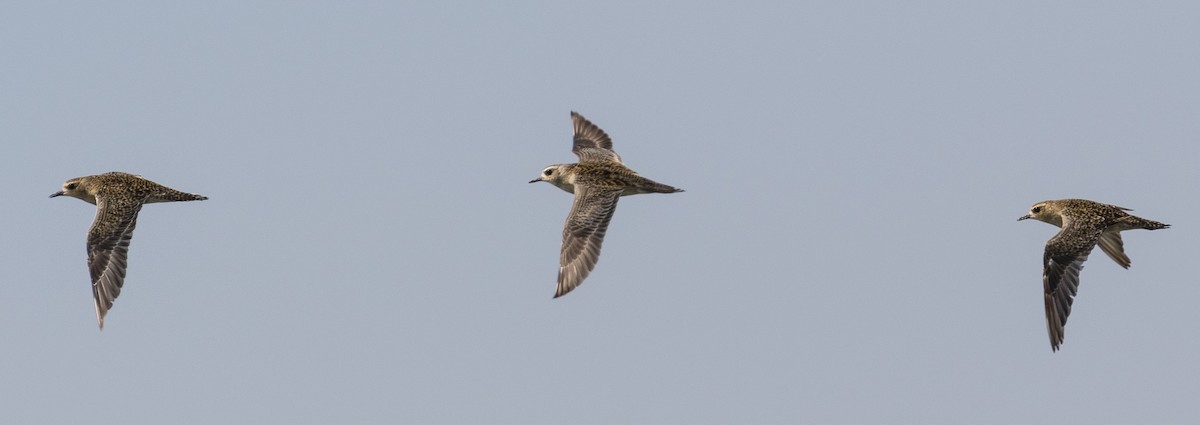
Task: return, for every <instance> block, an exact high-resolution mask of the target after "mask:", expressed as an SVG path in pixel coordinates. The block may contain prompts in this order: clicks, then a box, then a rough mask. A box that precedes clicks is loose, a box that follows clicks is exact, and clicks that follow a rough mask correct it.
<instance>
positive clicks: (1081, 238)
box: [1042, 226, 1100, 351]
mask: <svg viewBox="0 0 1200 425" xmlns="http://www.w3.org/2000/svg"><path fill="white" fill-rule="evenodd" d="M1099 238H1100V231H1098V230H1090V229H1080V228H1077V227H1075V226H1068V227H1067V228H1064V229H1063V230H1062V231H1060V232H1058V235H1055V236H1054V237H1053V238H1051V239H1050V241H1049V242H1047V243H1046V252H1045V255H1044V256H1043V257H1042V264H1043V269H1042V286H1043V289H1044V290H1045V292H1044V297H1045V301H1046V329H1047V331H1048V332H1049V334H1050V348H1051V349H1052V350H1054V351H1058V346H1059V345H1062V342H1063V338H1064V330H1065V326H1066V324H1067V316H1070V315H1071V303H1073V302H1074V300H1075V294H1077V293H1078V292H1079V272H1080V271H1082V270H1083V262H1084V261H1087V259H1088V255H1089V254H1091V252H1092V248H1093V247H1095V246H1096V241H1097V239H1099Z"/></svg>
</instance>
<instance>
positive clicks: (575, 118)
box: [530, 112, 683, 298]
mask: <svg viewBox="0 0 1200 425" xmlns="http://www.w3.org/2000/svg"><path fill="white" fill-rule="evenodd" d="M571 121H572V124H573V128H574V131H575V137H574V144H573V146H572V149H571V151H572V152H574V153H575V155H576V156H578V157H579V162H578V163H575V164H555V165H551V166H549V167H546V168H545V169H543V170H542V173H541V175H539V176H538V178H536V179H533V180H531V181H530V183H536V182H539V181H544V182H549V183H550V184H553V185H554V186H556V187H558V188H560V189H562V190H565V191H567V192H569V193H573V194H575V202H574V204H572V206H571V213H570V214H568V215H567V222H566V225H565V226H563V244H562V251H561V253H560V255H559V268H558V288H557V290H556V291H555V293H554V297H555V298H558V297H561V296H563V295H566V294H567V293H568V292H571V290H573V289H575V288H576V287H578V286H579V285H580V284H581V283H583V280H584V279H585V278H587V275H588V274H589V273H591V271H592V269H593V268H594V267H596V262H597V261H598V260H599V259H600V245H601V244H602V243H603V242H604V234H605V233H606V232H607V231H608V223H609V221H611V220H612V215H613V212H614V211H616V208H617V200H618V199H619V198H620V197H622V196H627V195H636V194H639V193H675V192H683V189H677V188H675V187H672V186H669V185H665V184H662V183H658V182H656V181H653V180H650V179H648V178H645V177H642V176H640V175H638V173H636V172H634V171H633V170H631V169H629V167H626V166H625V165H624V164H622V163H621V157H620V156H618V155H617V153H616V152H614V151H613V150H612V140H611V139H610V138H609V137H608V134H607V133H605V132H604V130H601V129H600V127H597V126H596V125H595V124H592V123H591V122H590V121H588V120H587V119H585V118H584V117H583V116H582V115H579V114H578V113H575V112H571Z"/></svg>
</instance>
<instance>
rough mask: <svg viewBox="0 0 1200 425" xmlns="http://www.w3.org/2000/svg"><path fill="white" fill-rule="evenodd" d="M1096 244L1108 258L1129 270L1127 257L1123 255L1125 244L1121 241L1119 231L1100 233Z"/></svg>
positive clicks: (1129, 262)
mask: <svg viewBox="0 0 1200 425" xmlns="http://www.w3.org/2000/svg"><path fill="white" fill-rule="evenodd" d="M1096 244H1097V245H1099V246H1100V250H1101V251H1104V253H1105V254H1108V258H1111V259H1112V260H1113V261H1116V262H1117V264H1118V265H1120V266H1121V267H1124V268H1129V265H1130V264H1132V262H1131V261H1130V260H1129V256H1128V255H1125V243H1124V242H1122V241H1121V232H1120V231H1109V232H1104V233H1101V234H1100V239H1099V240H1098V241H1097V242H1096Z"/></svg>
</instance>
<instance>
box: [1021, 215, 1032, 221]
mask: <svg viewBox="0 0 1200 425" xmlns="http://www.w3.org/2000/svg"><path fill="white" fill-rule="evenodd" d="M1027 218H1033V217H1030V216H1029V214H1025V215H1023V216H1021V218H1018V219H1017V221H1021V220H1024V219H1027Z"/></svg>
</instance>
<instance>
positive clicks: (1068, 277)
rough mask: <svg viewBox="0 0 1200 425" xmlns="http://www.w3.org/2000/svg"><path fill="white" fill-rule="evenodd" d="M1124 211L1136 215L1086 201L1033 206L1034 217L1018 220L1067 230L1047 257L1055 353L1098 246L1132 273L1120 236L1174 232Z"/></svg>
mask: <svg viewBox="0 0 1200 425" xmlns="http://www.w3.org/2000/svg"><path fill="white" fill-rule="evenodd" d="M1125 211H1132V210H1130V209H1128V208H1122V207H1118V206H1116V205H1108V204H1101V203H1099V202H1093V201H1088V200H1085V199H1060V200H1057V201H1044V202H1038V203H1036V204H1033V207H1030V208H1029V214H1026V215H1024V216H1022V217H1021V218H1018V219H1017V221H1020V220H1024V219H1027V218H1032V219H1035V220H1039V221H1044V222H1046V223H1050V224H1053V225H1055V226H1058V227H1060V228H1062V230H1061V231H1059V232H1058V234H1057V235H1054V237H1053V238H1050V240H1049V241H1048V242H1046V253H1045V255H1043V257H1042V266H1043V269H1042V286H1043V289H1045V294H1044V296H1045V301H1046V328H1047V330H1048V331H1049V333H1050V349H1051V350H1053V351H1058V346H1059V345H1061V344H1062V342H1063V337H1064V333H1063V331H1064V329H1063V327H1064V326H1065V325H1066V324H1067V316H1068V315H1070V314H1071V303H1072V302H1073V301H1074V299H1075V294H1076V292H1077V291H1078V290H1079V271H1080V270H1083V262H1084V261H1087V258H1088V254H1090V253H1091V252H1092V248H1094V247H1096V246H1097V245H1099V246H1100V250H1101V251H1104V253H1105V254H1108V258H1112V260H1113V261H1115V262H1116V263H1117V264H1119V265H1120V266H1121V267H1124V268H1129V265H1130V261H1129V257H1128V256H1126V255H1125V245H1124V243H1123V242H1122V241H1121V231H1124V230H1130V229H1146V230H1156V229H1164V228H1167V227H1171V226H1170V225H1168V224H1163V223H1159V222H1157V221H1153V220H1147V219H1144V218H1141V217H1137V216H1134V215H1130V214H1127V213H1125Z"/></svg>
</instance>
